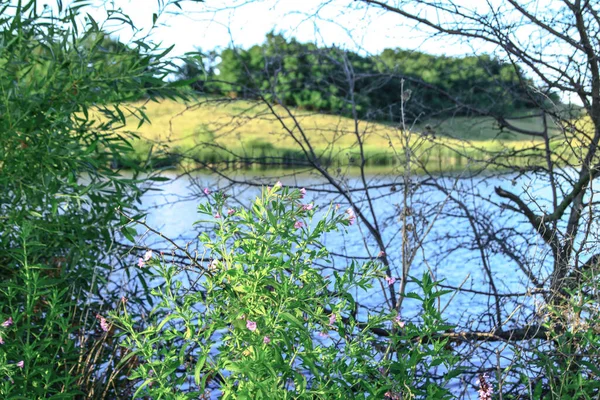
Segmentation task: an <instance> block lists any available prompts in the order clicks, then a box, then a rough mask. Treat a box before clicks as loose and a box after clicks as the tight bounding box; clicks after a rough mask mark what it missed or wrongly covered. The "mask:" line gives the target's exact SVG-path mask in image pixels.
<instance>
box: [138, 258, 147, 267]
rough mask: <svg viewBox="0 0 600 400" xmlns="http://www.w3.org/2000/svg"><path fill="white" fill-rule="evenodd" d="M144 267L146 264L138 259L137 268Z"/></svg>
mask: <svg viewBox="0 0 600 400" xmlns="http://www.w3.org/2000/svg"><path fill="white" fill-rule="evenodd" d="M144 265H146V263H145V262H144V259H143V258H140V259H138V267H140V268H142V267H143V266H144Z"/></svg>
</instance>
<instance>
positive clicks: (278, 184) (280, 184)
mask: <svg viewBox="0 0 600 400" xmlns="http://www.w3.org/2000/svg"><path fill="white" fill-rule="evenodd" d="M282 186H283V184H282V183H281V181H277V182H276V183H275V185H274V186H273V189H275V188H280V187H282Z"/></svg>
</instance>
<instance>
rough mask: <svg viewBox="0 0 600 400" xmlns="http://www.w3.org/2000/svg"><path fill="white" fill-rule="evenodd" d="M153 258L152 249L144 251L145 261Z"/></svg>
mask: <svg viewBox="0 0 600 400" xmlns="http://www.w3.org/2000/svg"><path fill="white" fill-rule="evenodd" d="M151 258H152V250H148V251H146V252H145V253H144V261H148V260H149V259H151Z"/></svg>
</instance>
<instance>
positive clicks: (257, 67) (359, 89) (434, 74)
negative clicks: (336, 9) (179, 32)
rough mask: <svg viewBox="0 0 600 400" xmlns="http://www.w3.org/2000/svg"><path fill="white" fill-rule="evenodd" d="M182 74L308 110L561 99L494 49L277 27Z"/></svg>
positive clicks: (476, 110) (446, 108)
mask: <svg viewBox="0 0 600 400" xmlns="http://www.w3.org/2000/svg"><path fill="white" fill-rule="evenodd" d="M180 78H181V79H186V80H189V79H191V86H192V88H194V89H195V90H197V91H200V92H203V93H208V94H220V95H228V96H231V97H237V98H245V99H257V98H260V97H261V96H262V97H266V98H269V99H270V100H276V101H279V102H281V103H282V104H285V105H287V106H291V107H298V108H301V109H306V110H313V111H318V112H325V113H332V114H342V115H347V116H352V115H354V113H355V114H356V115H357V116H358V117H359V118H369V119H377V120H392V121H393V120H396V119H397V118H398V116H399V115H400V112H401V107H402V106H404V113H405V116H408V117H409V118H410V117H417V116H419V115H423V114H426V115H428V116H436V115H445V114H453V115H471V114H481V113H482V112H483V113H487V114H489V113H496V112H497V113H505V112H507V111H508V112H510V111H515V110H521V109H527V108H531V107H534V105H535V104H539V102H540V97H541V96H544V97H548V98H550V99H552V100H554V101H557V100H558V98H557V96H556V95H554V94H548V93H544V91H543V90H541V88H536V87H535V85H534V84H533V82H532V81H531V80H530V79H527V78H526V77H525V74H524V72H523V71H522V70H521V69H520V68H519V67H515V65H513V64H509V63H504V62H502V61H500V60H498V59H496V58H493V57H491V56H488V55H485V56H477V57H445V56H434V55H430V54H426V53H421V52H417V51H407V50H401V49H386V50H384V51H383V52H381V53H380V54H377V55H372V56H364V55H360V54H358V53H355V52H351V51H345V50H341V49H339V48H337V47H318V46H316V45H315V44H312V43H300V42H299V41H297V40H296V39H294V38H291V39H287V38H285V37H284V36H283V35H281V34H274V33H270V34H268V35H267V37H266V40H265V42H264V43H263V44H261V45H255V46H252V47H251V48H250V49H248V50H243V49H237V48H227V49H225V50H223V51H221V52H220V53H216V52H212V53H209V54H203V55H202V56H199V57H198V58H196V59H192V60H188V61H187V62H186V64H185V65H184V66H183V67H182V68H181V73H180ZM403 99H404V102H403ZM403 103H404V104H403Z"/></svg>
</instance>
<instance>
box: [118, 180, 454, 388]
mask: <svg viewBox="0 0 600 400" xmlns="http://www.w3.org/2000/svg"><path fill="white" fill-rule="evenodd" d="M302 197H303V191H300V190H288V189H287V188H283V187H281V185H280V184H276V185H275V186H274V187H273V188H270V189H266V190H264V191H263V193H262V195H261V196H260V197H259V198H257V199H256V200H255V201H254V203H253V204H252V205H251V207H249V208H248V209H243V208H242V209H234V208H229V207H227V201H226V197H225V195H223V194H221V193H216V194H214V196H212V201H211V202H209V203H206V204H202V205H200V207H199V211H200V214H201V215H202V216H203V217H204V219H203V220H202V221H201V222H202V223H205V224H206V223H208V224H214V230H213V234H214V235H209V234H202V235H201V237H200V238H199V239H200V241H201V244H202V246H203V248H204V250H205V251H206V253H205V254H204V258H203V259H202V260H199V259H198V260H194V259H191V260H188V261H190V262H191V263H190V264H188V265H187V266H185V265H183V266H182V265H181V264H179V263H177V262H174V261H173V260H175V259H173V258H171V257H169V256H168V255H167V256H163V255H161V256H159V255H151V254H150V253H147V254H146V257H145V259H146V260H140V265H144V266H143V268H144V269H145V271H146V274H147V275H148V282H149V284H150V285H151V287H152V288H154V289H152V295H153V296H155V297H157V298H158V301H157V303H156V305H155V307H154V309H153V311H152V313H151V314H150V315H149V316H148V317H147V318H145V319H144V320H140V319H139V318H135V316H132V315H131V314H129V313H128V311H127V307H123V308H121V307H118V308H117V309H116V310H115V311H114V312H113V313H111V318H109V322H110V323H113V324H114V328H118V329H119V330H120V331H122V332H124V334H125V335H124V337H123V341H122V344H123V345H124V346H126V347H127V348H128V349H129V350H130V351H131V353H130V354H131V357H135V358H136V359H137V361H138V362H139V367H138V368H137V369H136V370H135V371H134V373H133V374H132V376H131V377H132V378H134V379H140V380H141V381H142V383H141V385H139V387H138V390H137V392H136V394H137V396H150V397H151V398H155V399H158V398H178V399H192V398H194V399H195V398H198V396H199V395H200V396H201V395H206V396H208V393H207V392H208V391H214V393H215V394H216V393H220V394H221V395H222V398H224V399H227V398H240V399H241V398H246V399H292V398H294V399H296V398H300V399H315V398H316V399H351V398H365V397H367V398H384V396H388V397H389V398H399V397H397V396H400V393H402V396H407V397H418V398H425V397H427V398H436V399H443V398H450V397H451V395H450V393H449V390H448V388H447V387H446V383H447V382H449V381H450V380H451V379H452V378H453V377H454V376H456V375H457V374H459V373H460V368H457V365H456V363H457V361H458V359H457V358H456V357H455V356H453V355H452V352H451V350H450V347H448V346H446V345H447V344H448V339H446V338H443V337H441V336H437V335H438V334H439V333H441V332H444V331H445V330H447V329H451V328H452V327H451V326H448V325H446V324H445V323H444V321H443V320H442V317H441V315H440V314H439V312H438V311H437V310H436V307H435V302H436V300H437V299H438V298H439V297H440V296H441V295H443V294H444V293H445V292H443V291H438V290H437V289H436V283H435V282H433V281H431V279H430V278H429V275H424V276H423V279H422V280H417V281H418V282H419V285H420V287H421V290H420V292H421V293H422V295H417V294H416V293H413V294H412V295H413V297H415V298H416V299H417V300H418V301H419V302H420V303H421V307H422V313H421V320H422V324H419V325H418V326H417V325H415V324H412V323H408V322H405V321H403V320H402V318H401V316H400V315H398V314H397V313H396V312H392V313H390V314H385V315H377V314H374V315H369V316H365V315H363V316H360V317H361V318H360V320H361V321H363V322H361V323H359V322H358V320H359V318H358V317H359V316H357V315H356V313H355V312H356V309H355V303H354V298H353V296H352V295H351V293H353V292H355V291H356V290H359V291H360V290H366V289H368V288H370V287H371V285H372V284H373V283H374V282H376V281H377V280H378V279H382V278H384V277H385V274H384V273H383V271H382V270H381V269H380V268H381V265H379V263H378V262H368V263H366V264H364V265H359V264H358V263H352V264H351V265H349V266H348V268H346V269H345V270H344V271H343V272H341V271H335V270H332V271H331V274H330V275H327V276H324V275H323V273H322V270H321V268H320V267H319V265H323V264H325V265H327V264H328V263H330V255H329V252H328V251H327V249H326V248H325V247H324V246H323V245H322V244H321V242H320V240H321V238H322V236H323V235H324V234H326V233H327V232H331V231H335V230H338V229H340V228H347V227H349V226H350V225H351V224H352V222H353V221H354V215H353V213H352V212H351V211H348V212H339V211H337V209H336V208H335V207H332V208H331V209H329V210H327V211H326V212H324V213H322V212H321V211H319V210H315V208H313V206H312V204H310V205H309V204H302V203H301V201H302ZM321 214H322V215H321ZM317 215H320V217H318V218H314V219H313V217H316V216H317ZM204 261H209V262H204ZM147 301H152V297H148V298H147ZM111 329H112V328H111ZM377 332H379V334H377ZM381 332H388V333H389V337H387V338H382V337H381V336H380V334H381ZM433 368H438V369H440V368H441V370H443V371H444V372H445V373H444V374H443V375H442V376H440V377H438V378H432V377H426V375H427V372H428V371H430V370H432V369H433ZM402 398H404V397H402Z"/></svg>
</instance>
